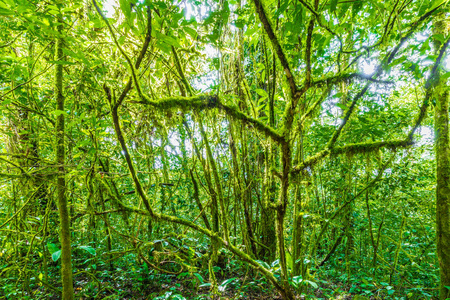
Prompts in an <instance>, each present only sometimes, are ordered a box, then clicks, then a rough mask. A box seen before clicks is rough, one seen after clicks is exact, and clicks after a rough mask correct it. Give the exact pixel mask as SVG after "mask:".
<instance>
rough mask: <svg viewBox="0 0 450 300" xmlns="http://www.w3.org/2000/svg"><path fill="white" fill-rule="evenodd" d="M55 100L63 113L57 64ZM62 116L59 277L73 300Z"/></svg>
mask: <svg viewBox="0 0 450 300" xmlns="http://www.w3.org/2000/svg"><path fill="white" fill-rule="evenodd" d="M58 32H59V34H60V35H61V34H62V25H58ZM63 43H64V40H63V38H62V37H61V36H59V37H58V38H57V40H56V50H55V61H61V60H63ZM55 99H56V109H57V111H60V112H62V111H64V96H63V65H61V64H57V65H56V67H55ZM64 148H65V145H64V114H63V113H61V114H59V115H58V116H57V119H56V162H57V165H58V179H57V186H56V188H57V197H58V210H59V221H60V227H61V228H60V239H61V277H62V286H63V292H62V299H64V300H71V299H73V282H72V260H71V246H70V216H69V210H68V203H67V198H66V194H65V192H66V179H65V170H64V164H65V153H64Z"/></svg>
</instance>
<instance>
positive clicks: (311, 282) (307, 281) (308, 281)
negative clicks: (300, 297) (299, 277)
mask: <svg viewBox="0 0 450 300" xmlns="http://www.w3.org/2000/svg"><path fill="white" fill-rule="evenodd" d="M305 282H306V283H307V284H309V285H310V286H312V287H313V288H314V289H317V288H319V286H318V285H317V283H315V282H314V281H311V280H305Z"/></svg>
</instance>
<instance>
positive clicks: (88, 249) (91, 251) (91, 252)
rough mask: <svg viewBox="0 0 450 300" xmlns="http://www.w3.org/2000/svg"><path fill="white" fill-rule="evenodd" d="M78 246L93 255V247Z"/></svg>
mask: <svg viewBox="0 0 450 300" xmlns="http://www.w3.org/2000/svg"><path fill="white" fill-rule="evenodd" d="M78 248H80V249H83V250H86V251H87V252H89V253H90V254H92V255H94V256H95V249H94V248H92V247H90V246H80V247H78Z"/></svg>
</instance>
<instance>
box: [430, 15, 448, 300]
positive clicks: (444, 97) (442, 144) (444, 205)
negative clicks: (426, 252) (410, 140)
mask: <svg viewBox="0 0 450 300" xmlns="http://www.w3.org/2000/svg"><path fill="white" fill-rule="evenodd" d="M449 24H450V22H449V21H448V20H445V14H444V13H441V14H440V15H439V16H437V17H436V19H435V23H434V33H435V34H437V35H447V34H448V32H447V30H446V28H447V26H448V25H449ZM434 43H435V46H436V50H437V51H439V49H440V47H441V44H442V43H441V42H440V40H439V39H435V42H434ZM436 76H437V78H435V80H436V81H435V87H434V98H435V99H436V107H435V119H434V128H435V136H436V163H437V168H436V180H437V184H436V236H437V256H438V260H439V267H440V276H441V282H440V287H439V298H440V299H441V300H444V299H447V298H450V288H448V287H450V153H449V152H450V149H449V128H448V108H449V107H448V98H449V89H448V86H447V84H446V83H447V82H446V81H447V80H443V79H442V78H439V70H438V71H437V73H436ZM446 286H447V287H446Z"/></svg>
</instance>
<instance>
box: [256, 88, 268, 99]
mask: <svg viewBox="0 0 450 300" xmlns="http://www.w3.org/2000/svg"><path fill="white" fill-rule="evenodd" d="M256 93H257V94H258V95H260V96H262V97H268V96H269V95H268V94H267V92H266V91H265V90H263V89H256Z"/></svg>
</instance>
